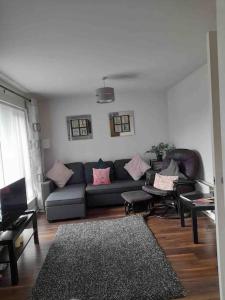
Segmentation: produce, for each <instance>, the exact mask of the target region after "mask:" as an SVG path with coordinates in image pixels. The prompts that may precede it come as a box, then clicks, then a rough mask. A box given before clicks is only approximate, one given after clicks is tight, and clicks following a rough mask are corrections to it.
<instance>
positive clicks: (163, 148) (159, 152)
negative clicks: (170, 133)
mask: <svg viewBox="0 0 225 300" xmlns="http://www.w3.org/2000/svg"><path fill="white" fill-rule="evenodd" d="M173 149H175V147H174V145H170V144H167V143H162V142H161V143H159V144H158V145H153V146H152V147H151V149H149V150H147V151H146V153H154V154H155V155H156V158H157V160H159V161H161V160H162V159H163V156H164V155H165V154H166V153H167V152H168V151H170V150H173Z"/></svg>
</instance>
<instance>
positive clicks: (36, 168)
mask: <svg viewBox="0 0 225 300" xmlns="http://www.w3.org/2000/svg"><path fill="white" fill-rule="evenodd" d="M26 108H27V114H28V123H27V127H28V137H29V152H30V157H31V173H32V179H33V185H34V189H35V194H36V198H37V205H38V208H39V209H40V210H43V201H42V196H41V182H42V180H43V175H42V174H43V172H42V158H41V142H40V132H39V131H35V130H34V127H33V124H37V123H39V112H38V105H37V101H36V100H35V99H32V101H31V103H29V102H26Z"/></svg>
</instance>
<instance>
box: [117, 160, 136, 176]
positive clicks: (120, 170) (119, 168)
mask: <svg viewBox="0 0 225 300" xmlns="http://www.w3.org/2000/svg"><path fill="white" fill-rule="evenodd" d="M129 161H130V159H118V160H115V161H114V167H115V177H116V180H129V179H132V177H131V176H130V175H129V173H128V172H127V171H126V170H125V169H124V166H125V164H126V163H128V162H129Z"/></svg>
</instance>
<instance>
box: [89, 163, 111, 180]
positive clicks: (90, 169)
mask: <svg viewBox="0 0 225 300" xmlns="http://www.w3.org/2000/svg"><path fill="white" fill-rule="evenodd" d="M105 163H106V164H107V165H108V166H109V167H110V180H111V181H113V180H115V174H114V164H113V162H112V161H105ZM97 167H98V162H97V161H96V162H87V163H85V164H84V174H85V180H86V183H93V170H92V169H93V168H97Z"/></svg>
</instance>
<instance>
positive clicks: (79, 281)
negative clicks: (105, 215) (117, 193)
mask: <svg viewBox="0 0 225 300" xmlns="http://www.w3.org/2000/svg"><path fill="white" fill-rule="evenodd" d="M184 294H185V291H184V289H183V287H182V285H181V283H180V281H179V280H178V278H177V276H176V273H175V272H174V271H173V269H172V267H171V265H170V263H169V262H168V261H167V259H166V257H165V254H164V252H163V251H162V249H161V248H160V246H159V245H158V243H157V241H156V239H155V237H154V235H153V234H152V232H151V231H150V230H149V228H148V227H147V225H146V223H145V221H144V219H143V217H141V216H130V217H124V218H120V219H113V220H106V221H92V222H84V223H79V224H68V225H62V226H60V227H59V229H58V232H57V234H56V238H55V241H54V242H53V244H52V246H51V247H50V249H49V252H48V254H47V257H46V259H45V262H44V264H43V266H42V269H41V271H40V273H39V275H38V278H37V281H36V284H35V286H34V288H33V290H32V299H33V300H45V299H46V300H47V299H48V300H49V299H50V300H53V299H54V300H69V299H79V300H86V299H91V300H101V299H107V300H108V299H109V300H110V299H113V300H130V299H132V300H135V299H139V300H147V299H151V300H167V299H174V298H178V297H182V296H184Z"/></svg>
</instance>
